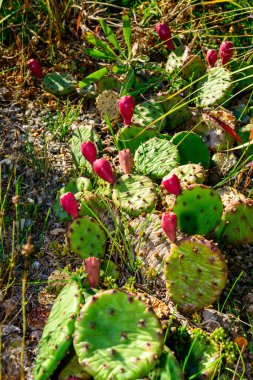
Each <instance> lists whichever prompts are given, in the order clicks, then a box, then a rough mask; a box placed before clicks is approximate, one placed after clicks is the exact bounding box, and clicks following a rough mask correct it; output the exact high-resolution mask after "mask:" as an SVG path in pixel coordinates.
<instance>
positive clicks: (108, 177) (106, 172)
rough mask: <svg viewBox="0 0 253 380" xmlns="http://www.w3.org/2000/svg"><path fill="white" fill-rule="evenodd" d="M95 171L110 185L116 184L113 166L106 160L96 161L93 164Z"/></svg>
mask: <svg viewBox="0 0 253 380" xmlns="http://www.w3.org/2000/svg"><path fill="white" fill-rule="evenodd" d="M93 170H94V172H95V173H96V174H97V175H98V176H99V177H100V178H102V179H103V180H104V181H106V182H109V183H110V184H113V183H114V182H115V178H114V175H113V171H112V166H111V164H110V162H109V161H107V160H106V159H105V158H99V159H97V160H95V161H94V162H93Z"/></svg>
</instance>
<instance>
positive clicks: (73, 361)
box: [57, 354, 91, 380]
mask: <svg viewBox="0 0 253 380" xmlns="http://www.w3.org/2000/svg"><path fill="white" fill-rule="evenodd" d="M69 378H78V379H81V380H88V379H91V376H90V375H89V374H88V373H87V372H85V370H84V369H83V367H82V366H81V365H80V364H79V361H78V357H77V355H75V354H73V355H72V356H71V358H70V359H69V360H68V362H67V363H66V364H65V366H64V368H63V369H62V370H61V371H60V373H59V375H58V377H57V380H69Z"/></svg>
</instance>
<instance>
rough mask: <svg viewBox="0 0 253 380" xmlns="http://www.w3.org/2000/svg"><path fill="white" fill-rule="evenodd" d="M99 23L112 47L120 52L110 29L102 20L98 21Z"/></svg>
mask: <svg viewBox="0 0 253 380" xmlns="http://www.w3.org/2000/svg"><path fill="white" fill-rule="evenodd" d="M99 22H100V25H101V27H102V29H103V32H104V34H105V36H106V38H107V39H108V41H109V42H110V43H111V44H112V46H113V47H114V48H115V49H116V50H118V51H119V52H120V51H121V49H120V46H119V43H118V40H117V38H116V36H115V34H114V33H113V31H112V30H111V28H110V27H109V26H108V25H107V24H106V22H105V21H104V20H103V19H102V18H100V19H99Z"/></svg>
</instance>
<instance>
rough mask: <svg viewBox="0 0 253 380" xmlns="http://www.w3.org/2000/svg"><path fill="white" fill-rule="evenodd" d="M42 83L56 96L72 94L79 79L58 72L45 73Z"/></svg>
mask: <svg viewBox="0 0 253 380" xmlns="http://www.w3.org/2000/svg"><path fill="white" fill-rule="evenodd" d="M42 83H43V86H44V89H45V90H46V91H47V92H50V93H51V94H54V95H56V96H62V95H69V94H72V93H73V92H74V91H75V89H76V86H77V81H76V80H75V79H74V78H73V77H72V76H71V75H69V74H64V73H57V72H52V73H49V74H47V75H45V76H44V78H43V81H42Z"/></svg>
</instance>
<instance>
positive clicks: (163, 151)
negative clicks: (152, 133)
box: [134, 137, 179, 179]
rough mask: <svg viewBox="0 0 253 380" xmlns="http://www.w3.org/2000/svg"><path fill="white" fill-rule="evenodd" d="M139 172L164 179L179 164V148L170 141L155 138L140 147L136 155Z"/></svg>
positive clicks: (135, 160)
mask: <svg viewBox="0 0 253 380" xmlns="http://www.w3.org/2000/svg"><path fill="white" fill-rule="evenodd" d="M134 163H135V168H136V170H137V171H138V172H140V173H142V174H145V175H148V176H150V177H152V178H159V179H162V178H163V177H164V176H165V175H166V174H168V173H169V172H170V171H171V170H172V169H173V168H175V167H176V166H177V165H178V163H179V154H178V150H177V147H176V146H175V145H174V144H171V143H170V142H169V141H168V140H163V139H158V138H156V137H154V138H153V139H150V140H148V141H146V142H145V143H144V144H142V145H141V146H139V148H138V149H137V151H136V152H135V155H134Z"/></svg>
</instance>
